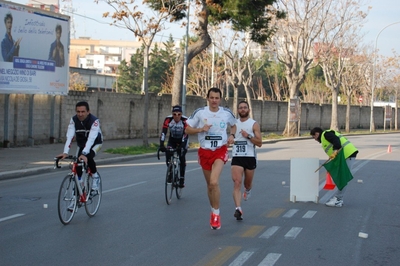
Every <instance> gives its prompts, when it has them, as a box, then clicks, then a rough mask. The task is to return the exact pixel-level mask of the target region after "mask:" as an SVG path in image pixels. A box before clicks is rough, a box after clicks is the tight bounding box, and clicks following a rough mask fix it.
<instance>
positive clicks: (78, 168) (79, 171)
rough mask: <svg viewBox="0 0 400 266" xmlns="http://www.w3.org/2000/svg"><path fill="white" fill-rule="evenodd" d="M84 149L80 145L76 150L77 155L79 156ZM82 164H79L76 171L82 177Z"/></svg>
mask: <svg viewBox="0 0 400 266" xmlns="http://www.w3.org/2000/svg"><path fill="white" fill-rule="evenodd" d="M82 151H83V148H81V147H78V150H77V151H76V157H77V158H78V157H79V156H81V154H82ZM82 172H83V171H82V166H78V167H77V168H76V173H77V175H78V177H82Z"/></svg>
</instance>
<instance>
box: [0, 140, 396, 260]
mask: <svg viewBox="0 0 400 266" xmlns="http://www.w3.org/2000/svg"><path fill="white" fill-rule="evenodd" d="M349 139H350V140H351V141H352V142H353V143H354V144H355V145H356V147H357V148H358V149H359V150H360V153H359V155H358V157H357V161H356V164H355V170H356V173H355V177H354V180H353V181H351V183H350V184H349V186H348V190H347V192H346V195H345V199H344V207H343V208H329V207H326V206H325V205H324V204H323V203H324V202H325V201H326V200H327V199H328V198H330V197H331V196H332V193H333V191H327V190H322V189H321V190H320V191H319V197H320V203H318V204H317V203H314V202H296V203H293V202H290V200H289V198H290V197H289V190H290V159H291V158H303V157H309V158H319V159H320V163H322V162H323V161H325V159H326V155H325V154H324V153H323V151H322V149H321V147H320V144H319V143H317V142H315V141H314V140H313V139H310V140H297V141H286V142H277V143H272V144H265V145H264V146H263V147H262V148H260V149H258V159H259V164H258V168H257V170H256V177H255V179H254V187H253V190H252V197H251V198H250V199H249V201H247V202H242V208H243V212H244V220H243V221H236V220H235V219H234V217H233V213H234V204H233V199H232V188H233V184H232V181H231V177H230V166H229V165H230V163H228V164H227V165H226V166H225V169H224V171H223V174H222V177H221V180H220V187H221V222H222V228H221V229H220V230H211V229H210V227H209V214H210V207H209V203H208V198H207V196H206V186H205V181H204V178H203V176H202V172H201V169H200V168H199V165H198V163H197V154H196V153H195V152H192V153H188V155H187V161H188V165H187V182H186V188H185V189H184V191H183V197H182V198H181V199H180V200H177V199H176V197H175V196H174V198H173V201H172V204H171V205H169V206H168V205H167V204H166V202H165V199H164V173H165V170H166V167H165V162H164V161H163V160H161V161H158V160H157V159H156V158H147V159H140V160H135V161H130V162H122V163H120V164H113V165H101V166H99V171H100V173H101V174H102V178H103V192H104V195H103V201H102V204H101V206H100V210H99V212H98V213H97V215H96V216H95V217H93V218H89V217H88V216H87V215H86V213H85V211H84V209H79V211H78V213H77V214H76V216H75V217H74V219H73V220H72V222H71V224H69V225H66V226H64V225H62V224H61V223H60V221H59V220H58V216H57V194H58V188H59V185H60V183H61V180H62V177H63V176H64V175H65V174H66V169H61V170H54V171H51V172H49V173H46V174H41V175H36V176H30V177H25V178H19V179H13V180H4V181H1V182H0V196H1V198H0V202H1V205H0V230H1V237H0V245H1V248H0V258H1V259H0V265H71V264H74V265H325V266H329V265H360V266H361V265H362V266H365V265H396V264H397V263H398V262H399V261H400V240H399V238H398V236H399V235H400V223H399V221H400V204H399V203H398V202H397V195H398V188H399V184H398V182H400V180H399V178H398V177H399V175H398V169H399V159H398V158H399V153H400V151H399V150H398V147H400V143H399V142H400V140H399V137H398V134H388V135H378V136H377V135H366V136H351V137H349ZM388 145H391V149H392V151H391V152H388ZM283 181H285V182H286V183H285V184H284V185H283V183H282V182H283ZM320 182H321V184H323V183H324V182H325V171H324V170H321V171H320ZM320 187H322V185H321V186H320ZM44 204H48V208H44ZM360 232H363V233H367V234H368V238H361V237H359V233H360Z"/></svg>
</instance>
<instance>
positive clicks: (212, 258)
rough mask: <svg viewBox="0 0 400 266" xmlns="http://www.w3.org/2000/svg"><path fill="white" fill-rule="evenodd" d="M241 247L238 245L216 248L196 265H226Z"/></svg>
mask: <svg viewBox="0 0 400 266" xmlns="http://www.w3.org/2000/svg"><path fill="white" fill-rule="evenodd" d="M240 249H241V247H238V246H225V247H220V248H217V249H214V250H213V251H212V252H211V253H210V254H208V255H207V256H205V257H204V258H203V259H202V260H201V261H199V262H198V263H196V264H195V265H196V266H218V265H224V263H226V261H227V260H229V259H230V258H232V257H233V255H235V253H236V252H238V251H239V250H240Z"/></svg>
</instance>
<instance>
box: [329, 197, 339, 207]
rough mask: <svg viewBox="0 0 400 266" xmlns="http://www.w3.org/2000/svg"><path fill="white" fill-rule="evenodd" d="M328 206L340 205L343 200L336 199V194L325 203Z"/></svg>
mask: <svg viewBox="0 0 400 266" xmlns="http://www.w3.org/2000/svg"><path fill="white" fill-rule="evenodd" d="M325 205H326V206H328V207H342V206H343V200H340V199H338V198H337V197H336V196H335V197H333V198H331V199H330V200H329V201H328V202H327V203H325Z"/></svg>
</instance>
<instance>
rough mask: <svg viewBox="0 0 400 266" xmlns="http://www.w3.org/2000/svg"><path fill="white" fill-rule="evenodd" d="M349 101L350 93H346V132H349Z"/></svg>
mask: <svg viewBox="0 0 400 266" xmlns="http://www.w3.org/2000/svg"><path fill="white" fill-rule="evenodd" d="M350 102H351V93H350V95H347V105H346V129H345V131H346V133H349V132H350Z"/></svg>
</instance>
